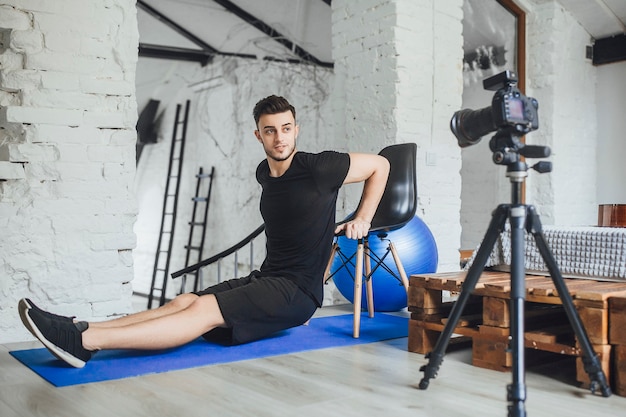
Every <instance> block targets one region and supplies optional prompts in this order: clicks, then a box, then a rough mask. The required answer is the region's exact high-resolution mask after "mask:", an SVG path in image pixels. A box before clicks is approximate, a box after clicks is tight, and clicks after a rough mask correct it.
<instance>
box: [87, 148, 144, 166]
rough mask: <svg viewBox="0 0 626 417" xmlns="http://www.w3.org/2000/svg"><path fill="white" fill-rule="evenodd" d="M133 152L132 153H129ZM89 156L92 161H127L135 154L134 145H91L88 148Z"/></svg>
mask: <svg viewBox="0 0 626 417" xmlns="http://www.w3.org/2000/svg"><path fill="white" fill-rule="evenodd" d="M131 152H132V155H130V156H129V155H128V154H129V153H131ZM87 156H88V158H89V160H90V161H95V162H127V161H128V160H129V157H130V159H131V160H132V159H133V158H134V156H135V149H134V147H129V146H111V145H90V146H89V147H88V148H87Z"/></svg>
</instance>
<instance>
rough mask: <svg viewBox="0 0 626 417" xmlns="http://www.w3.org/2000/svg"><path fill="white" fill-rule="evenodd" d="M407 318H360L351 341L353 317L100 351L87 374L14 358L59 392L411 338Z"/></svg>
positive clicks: (46, 355) (23, 355) (43, 358)
mask: <svg viewBox="0 0 626 417" xmlns="http://www.w3.org/2000/svg"><path fill="white" fill-rule="evenodd" d="M407 335H408V318H406V317H398V316H393V315H389V314H380V313H378V314H376V315H375V317H374V318H369V317H367V316H366V315H364V316H363V317H362V318H361V333H360V337H359V338H358V339H355V338H353V337H352V315H351V314H346V315H340V316H330V317H320V318H315V319H312V320H311V321H310V323H309V325H308V326H299V327H295V328H293V329H289V330H286V331H284V332H280V333H278V334H276V335H275V336H273V337H271V338H268V339H263V340H259V341H257V342H252V343H248V344H245V345H238V346H222V345H218V344H213V343H209V342H207V341H205V340H204V339H202V338H199V339H197V340H195V341H193V342H191V343H188V344H186V345H184V346H181V347H178V348H175V349H168V350H163V351H135V350H107V351H101V352H98V353H97V354H95V355H94V357H93V358H92V359H91V360H90V361H89V362H87V364H86V365H85V367H84V368H81V369H77V368H72V367H70V366H69V365H67V364H66V363H65V362H63V361H61V360H58V359H57V358H56V357H54V356H53V355H52V354H51V353H50V352H49V351H48V350H47V349H45V348H38V349H27V350H17V351H12V352H10V354H11V355H13V356H14V357H15V358H16V359H17V360H19V361H20V362H22V363H23V364H24V365H26V366H27V367H28V368H30V369H31V370H33V371H34V372H35V373H37V374H38V375H39V376H41V377H42V378H43V379H45V380H46V381H48V382H50V383H51V384H53V385H55V386H57V387H65V386H69V385H77V384H86V383H90V382H99V381H109V380H114V379H121V378H128V377H134V376H140V375H147V374H156V373H161V372H167V371H175V370H181V369H189V368H194V367H199V366H208V365H215V364H221V363H229V362H236V361H242V360H247V359H256V358H263V357H268V356H276V355H284V354H288V353H296V352H304V351H308V350H316V349H324V348H330V347H340V346H351V345H359V344H364V343H372V342H378V341H382V340H388V339H396V338H400V337H407Z"/></svg>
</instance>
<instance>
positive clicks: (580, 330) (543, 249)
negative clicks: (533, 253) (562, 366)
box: [527, 206, 611, 397]
mask: <svg viewBox="0 0 626 417" xmlns="http://www.w3.org/2000/svg"><path fill="white" fill-rule="evenodd" d="M527 230H528V232H529V233H532V235H533V237H534V238H535V243H536V244H537V249H539V253H540V254H541V257H542V258H543V260H544V262H545V263H546V266H547V267H548V271H549V272H550V276H551V277H552V282H553V283H554V286H555V287H556V290H557V291H558V293H559V297H560V298H561V303H562V304H563V308H564V309H565V313H566V314H567V318H568V319H569V322H570V324H571V326H572V328H573V330H574V333H575V334H576V340H578V343H579V344H580V347H581V349H582V352H583V357H582V361H583V364H584V368H585V372H587V375H589V379H590V380H591V387H590V388H591V392H592V393H595V391H596V389H597V387H598V385H600V390H601V392H602V396H603V397H609V396H610V395H611V388H610V386H609V384H608V383H607V380H606V375H605V374H604V371H603V370H602V366H601V365H600V361H599V359H598V355H597V354H596V352H595V351H594V350H593V348H592V346H591V342H590V341H589V336H588V335H587V331H586V330H585V328H584V327H583V325H582V322H581V320H580V316H579V315H578V312H577V311H576V307H575V306H574V301H573V300H572V296H571V295H570V293H569V290H568V289H567V286H566V285H565V281H564V280H563V276H562V275H561V272H560V271H559V267H558V265H557V263H556V261H555V260H554V257H553V256H552V252H551V251H550V248H549V247H548V244H547V243H546V240H545V237H544V236H543V231H542V227H541V221H540V220H539V215H538V214H537V212H536V211H535V208H534V207H533V206H528V224H527Z"/></svg>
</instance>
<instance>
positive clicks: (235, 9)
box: [213, 0, 333, 68]
mask: <svg viewBox="0 0 626 417" xmlns="http://www.w3.org/2000/svg"><path fill="white" fill-rule="evenodd" d="M213 1H215V2H216V3H217V4H219V5H220V6H222V7H224V8H225V9H226V10H228V11H229V12H231V13H233V14H234V15H236V16H237V17H239V18H240V19H242V20H243V21H245V22H246V23H248V24H250V25H252V26H254V27H255V28H256V29H258V30H260V31H261V32H263V33H265V34H266V35H268V36H269V37H271V38H272V39H273V40H275V41H276V42H278V43H280V44H282V45H283V46H285V47H286V48H287V49H289V50H290V51H291V52H293V53H294V54H295V55H296V56H298V57H300V58H302V59H303V60H304V61H309V62H311V63H313V64H316V65H319V66H322V67H327V68H332V67H333V64H332V62H323V61H320V60H319V59H317V58H316V57H314V56H313V55H311V54H310V53H308V52H307V51H305V50H304V49H303V48H301V47H300V46H298V45H296V44H295V43H293V42H291V41H290V40H289V39H287V37H286V36H284V35H283V34H282V33H280V32H278V31H277V30H276V29H274V28H273V27H271V26H270V25H268V24H267V23H265V22H263V21H262V20H260V19H258V18H256V17H255V16H253V15H251V14H250V13H248V12H246V11H245V10H243V9H242V8H240V7H239V6H237V5H236V4H234V3H233V2H232V1H230V0H213Z"/></svg>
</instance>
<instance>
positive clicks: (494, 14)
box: [461, 0, 524, 258]
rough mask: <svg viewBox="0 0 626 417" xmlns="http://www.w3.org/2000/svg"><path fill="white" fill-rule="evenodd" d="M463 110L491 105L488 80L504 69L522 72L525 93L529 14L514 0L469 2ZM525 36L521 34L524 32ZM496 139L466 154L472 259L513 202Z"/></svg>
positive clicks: (466, 248) (464, 223) (467, 238)
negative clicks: (496, 157)
mask: <svg viewBox="0 0 626 417" xmlns="http://www.w3.org/2000/svg"><path fill="white" fill-rule="evenodd" d="M463 11H464V17H463V39H464V44H463V51H464V62H463V65H464V68H463V82H464V88H463V105H462V107H463V108H469V109H480V108H483V107H486V106H490V105H491V99H492V98H493V93H494V92H493V91H488V90H485V89H483V80H484V79H485V78H488V77H490V76H492V75H495V74H498V73H500V72H502V71H504V70H512V71H516V72H517V73H518V76H519V79H520V82H519V84H518V87H519V88H520V90H522V91H524V84H523V80H524V68H523V66H524V65H523V64H524V60H523V56H524V51H523V47H524V45H523V38H524V37H523V27H524V22H523V18H524V15H523V12H522V11H521V9H519V8H518V7H517V6H516V5H515V4H514V3H513V2H512V1H511V0H506V1H505V0H502V1H497V0H465V2H464V4H463ZM520 32H521V33H520ZM490 137H491V135H488V136H485V137H484V138H483V139H482V140H481V141H480V142H479V143H478V144H476V145H474V146H470V147H467V148H464V149H463V150H462V162H463V165H462V169H461V177H462V191H461V227H462V235H461V256H462V257H463V258H465V257H467V256H469V255H470V254H471V251H472V250H474V249H475V248H476V247H477V246H478V245H479V244H480V241H481V240H482V238H483V236H484V234H485V231H486V230H487V227H488V225H489V221H490V219H491V212H492V211H493V209H494V208H495V207H496V206H497V205H498V204H500V203H507V202H510V184H509V180H508V178H506V177H505V171H504V168H503V167H502V166H500V165H496V164H494V163H493V162H492V159H491V158H492V152H491V150H490V149H489V139H490Z"/></svg>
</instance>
